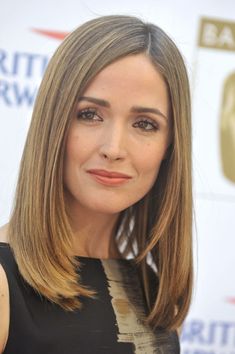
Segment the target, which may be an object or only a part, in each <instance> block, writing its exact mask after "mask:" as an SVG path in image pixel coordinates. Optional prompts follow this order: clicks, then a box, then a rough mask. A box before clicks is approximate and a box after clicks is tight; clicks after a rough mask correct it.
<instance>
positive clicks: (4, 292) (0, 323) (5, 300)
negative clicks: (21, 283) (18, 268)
mask: <svg viewBox="0 0 235 354" xmlns="http://www.w3.org/2000/svg"><path fill="white" fill-rule="evenodd" d="M0 313H1V316H0V353H3V350H4V348H5V345H6V342H7V338H8V330H9V322H10V304H9V288H8V282H7V277H6V273H5V271H4V269H3V267H2V266H1V264H0Z"/></svg>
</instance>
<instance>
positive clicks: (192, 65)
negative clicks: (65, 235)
mask: <svg viewBox="0 0 235 354" xmlns="http://www.w3.org/2000/svg"><path fill="white" fill-rule="evenodd" d="M111 14H124V15H134V16H138V17H140V18H142V19H143V20H145V21H150V22H153V23H155V24H157V25H158V26H160V27H162V29H163V30H165V31H166V32H167V33H168V34H169V35H170V36H171V37H172V38H173V40H174V41H175V42H176V44H177V46H178V47H179V48H180V50H181V52H182V54H183V56H184V58H185V63H186V66H187V68H188V73H189V77H190V83H191V90H192V108H193V176H194V253H195V288H194V296H193V302H192V306H191V310H190V313H189V315H188V317H187V320H186V322H185V325H184V327H183V331H182V335H181V346H182V353H183V354H235V274H234V273H235V2H234V0H223V1H222V0H197V1H194V2H193V1H191V2H189V1H186V0H177V1H176V0H164V1H163V0H145V1H141V0H119V1H116V2H114V1H113V2H112V1H110V0H99V1H95V0H86V1H82V0H61V1H60V2H58V1H55V0H41V1H36V0H24V1H23V0H18V1H16V0H8V1H5V2H2V4H1V12H0V225H2V224H4V223H6V222H7V220H8V218H9V214H10V210H11V204H12V199H13V195H14V189H15V183H16V177H17V173H18V167H19V161H20V157H21V154H22V149H23V145H24V141H25V137H26V133H27V129H28V126H29V122H30V118H31V113H32V107H33V103H34V99H35V95H36V92H37V89H38V86H39V84H40V80H41V78H42V75H43V72H44V70H45V67H46V65H47V62H48V60H49V59H50V57H51V55H52V54H53V52H54V50H55V49H56V48H57V46H58V45H59V44H60V43H61V40H62V39H63V38H64V36H65V35H66V34H68V33H69V32H71V31H72V30H73V29H75V28H76V27H77V26H78V25H80V24H81V23H83V22H85V21H87V20H89V19H92V18H94V17H97V16H102V15H111ZM38 133H39V134H40V132H38ZM179 262H180V259H179Z"/></svg>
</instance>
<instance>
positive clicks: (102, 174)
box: [87, 169, 132, 186]
mask: <svg viewBox="0 0 235 354" xmlns="http://www.w3.org/2000/svg"><path fill="white" fill-rule="evenodd" d="M87 172H88V173H89V174H90V175H91V176H92V177H93V178H94V179H95V180H96V181H97V182H99V183H101V184H105V185H110V186H113V185H121V184H124V183H126V182H128V181H129V180H130V179H131V178H132V177H131V176H129V175H127V174H124V173H121V172H116V171H106V170H99V169H91V170H88V171H87Z"/></svg>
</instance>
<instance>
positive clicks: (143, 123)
mask: <svg viewBox="0 0 235 354" xmlns="http://www.w3.org/2000/svg"><path fill="white" fill-rule="evenodd" d="M133 127H134V128H139V129H141V130H144V131H156V130H158V129H159V127H158V124H157V123H156V122H153V121H152V120H148V119H142V120H139V121H137V122H135V123H134V124H133Z"/></svg>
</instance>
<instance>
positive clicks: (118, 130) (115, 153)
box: [99, 124, 127, 161]
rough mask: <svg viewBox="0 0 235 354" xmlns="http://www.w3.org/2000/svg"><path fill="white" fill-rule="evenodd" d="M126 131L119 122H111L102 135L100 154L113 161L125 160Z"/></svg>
mask: <svg viewBox="0 0 235 354" xmlns="http://www.w3.org/2000/svg"><path fill="white" fill-rule="evenodd" d="M126 139H127V137H126V133H125V131H124V127H122V126H120V125H118V124H110V126H109V127H108V129H105V131H104V134H103V136H102V142H101V145H100V149H99V154H100V156H101V157H102V158H104V159H107V160H112V161H115V160H116V161H117V160H123V159H125V157H126V155H127V151H126V147H125V146H126Z"/></svg>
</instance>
